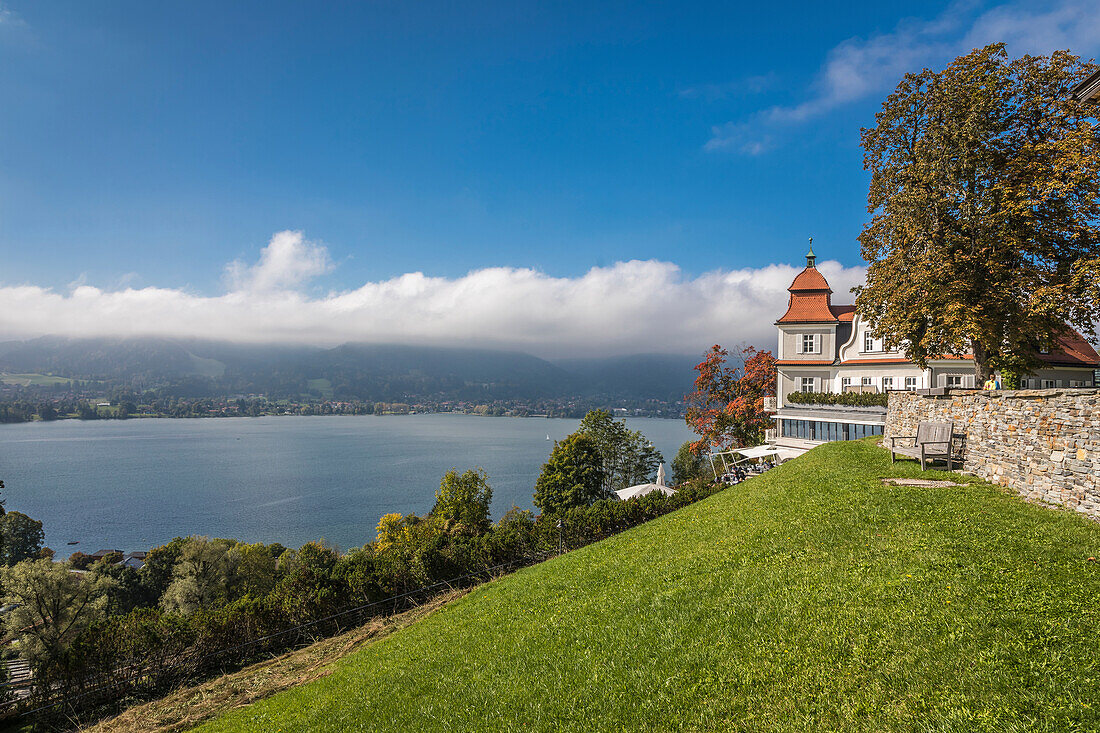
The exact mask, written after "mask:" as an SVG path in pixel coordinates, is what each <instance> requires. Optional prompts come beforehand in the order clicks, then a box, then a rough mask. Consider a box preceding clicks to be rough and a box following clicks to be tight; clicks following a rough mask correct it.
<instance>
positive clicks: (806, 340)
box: [802, 333, 821, 354]
mask: <svg viewBox="0 0 1100 733" xmlns="http://www.w3.org/2000/svg"><path fill="white" fill-rule="evenodd" d="M819 338H821V337H820V336H819V335H818V334H816V333H804V334H802V353H803V354H816V353H818V352H819V351H820V349H819V348H818V344H819V343H820V342H819V341H818V339H819Z"/></svg>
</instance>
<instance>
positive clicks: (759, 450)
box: [733, 445, 779, 458]
mask: <svg viewBox="0 0 1100 733" xmlns="http://www.w3.org/2000/svg"><path fill="white" fill-rule="evenodd" d="M733 452H734V453H740V454H741V455H743V456H744V457H745V458H763V457H764V456H777V455H779V449H778V448H776V447H775V446H774V445H754V446H753V447H752V448H734V450H733Z"/></svg>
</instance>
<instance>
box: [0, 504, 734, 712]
mask: <svg viewBox="0 0 1100 733" xmlns="http://www.w3.org/2000/svg"><path fill="white" fill-rule="evenodd" d="M719 488H720V487H717V486H716V487H712V488H710V489H708V490H707V491H705V492H703V493H698V494H694V495H691V496H688V494H689V492H681V493H680V495H679V496H678V497H677V498H676V499H675V500H665V499H664V498H663V497H654V500H653V501H649V502H647V501H645V500H643V501H642V503H640V504H634V505H633V507H628V506H627V504H628V503H627V502H615V503H614V506H615V507H616V511H619V512H621V513H619V514H615V515H613V516H597V517H588V518H585V519H582V520H581V521H580V523H579V524H576V525H573V524H570V523H567V524H566V525H565V526H564V527H563V525H562V523H561V522H560V521H559V522H557V524H556V525H555V526H554V529H556V531H553V530H551V531H553V533H554V534H556V535H557V536H556V537H554V538H553V540H554V541H553V542H551V541H549V540H550V537H544V538H543V541H544V542H545V544H542V545H541V547H544V548H545V547H548V546H549V547H552V549H548V550H543V551H537V552H529V553H528V554H525V555H523V556H521V557H517V558H514V559H512V560H509V561H506V562H502V563H498V564H494V565H491V566H486V567H481V568H477V569H474V570H470V571H468V572H465V573H463V574H460V575H457V576H454V577H450V578H447V579H445V580H440V581H436V582H434V583H430V584H428V585H424V586H421V587H419V588H414V589H412V590H408V591H405V592H402V593H398V594H395V595H392V596H389V597H387V598H383V599H380V600H376V601H371V602H368V603H360V604H356V605H353V606H349V607H347V608H343V609H340V610H338V611H335V612H331V613H325V614H324V615H321V616H319V617H317V618H313V619H308V620H304V621H301V622H300V623H294V624H291V625H288V626H284V627H281V628H275V629H273V630H272V629H262V627H263V623H262V619H257V618H254V617H247V618H244V620H243V621H241V622H240V623H239V624H237V625H234V624H233V623H231V622H227V623H226V624H225V627H224V628H219V630H218V631H219V632H220V633H213V634H211V635H210V636H209V637H195V636H191V637H188V636H186V635H183V636H182V637H179V638H176V637H172V636H171V633H169V634H167V636H166V637H165V639H167V641H165V640H163V639H162V638H161V637H157V638H156V640H155V641H154V642H153V643H145V644H144V646H141V645H139V647H140V649H141V653H140V654H137V655H135V654H134V653H133V651H132V649H131V648H130V647H126V646H125V644H124V643H123V642H120V645H119V646H118V648H117V650H115V651H116V652H117V653H116V655H115V657H112V659H115V661H113V662H108V663H102V662H100V663H96V662H93V663H91V665H90V666H92V667H95V671H92V672H89V673H86V674H76V673H70V674H69V675H68V676H66V677H65V678H64V679H62V680H39V679H36V678H35V677H34V674H33V669H32V667H31V666H29V665H27V663H26V662H25V661H22V660H12V661H8V662H7V669H6V671H7V681H6V682H4V683H3V684H0V726H3V724H4V723H5V722H11V721H13V720H14V719H17V720H23V721H27V720H33V721H34V722H35V723H36V724H39V725H42V726H44V727H52V728H55V729H68V728H75V727H77V725H78V724H79V723H80V722H81V720H82V719H83V720H86V719H87V718H88V717H89V716H90V715H95V716H102V715H104V714H107V713H109V712H112V711H113V710H115V709H117V708H118V707H120V706H121V705H122V704H125V705H130V704H133V703H134V702H137V701H140V700H143V699H149V698H152V697H156V696H158V695H163V694H165V693H166V692H168V691H170V690H173V689H176V688H179V687H182V686H184V685H186V684H189V683H193V682H195V681H197V680H200V679H205V678H209V677H212V676H216V675H217V674H221V673H223V672H225V671H229V670H231V669H239V668H241V667H244V666H246V665H247V664H250V663H253V662H256V661H259V660H261V659H264V658H269V657H270V656H275V655H278V654H283V653H285V652H287V651H290V650H292V649H295V648H300V647H302V646H306V645H309V644H312V643H314V642H316V641H317V640H319V639H323V638H328V637H331V636H335V635H337V634H340V633H343V632H345V631H347V630H349V629H352V628H356V627H358V626H362V625H363V624H364V623H366V622H367V621H370V620H374V619H379V618H386V617H392V616H394V615H396V614H399V613H402V612H404V611H408V610H412V609H415V608H417V607H420V606H423V605H424V604H426V603H429V602H430V601H432V600H433V599H436V598H438V597H439V596H440V595H442V594H445V593H447V592H450V591H453V590H458V589H463V588H469V587H472V586H475V585H478V584H480V583H482V582H485V581H487V580H491V579H493V578H496V577H499V576H501V575H504V574H506V573H509V572H512V571H514V570H517V569H520V568H523V567H527V566H530V565H534V564H537V563H540V562H543V561H544V560H547V559H549V558H551V557H554V556H557V555H560V554H562V553H563V552H568V551H571V550H575V549H579V548H581V547H584V546H586V545H589V544H592V543H593V542H597V541H599V540H602V539H605V538H607V537H610V536H612V535H615V534H618V533H619V532H622V531H624V530H627V529H630V528H631V527H634V526H637V525H638V524H642V523H644V522H646V521H649V520H651V519H655V518H656V517H658V516H660V515H662V514H666V513H668V512H670V511H673V510H675V509H678V508H680V507H681V506H684V505H686V504H689V503H693V502H694V501H697V500H699V499H701V498H705V497H706V496H709V495H710V493H713V492H714V491H717V490H719ZM648 498H649V497H647V499H648ZM284 621H285V618H282V617H280V618H278V619H276V621H275V623H276V624H277V625H281V624H282V623H283V622H284ZM261 630H262V633H261V632H260V631H261ZM235 634H236V636H234V635H235ZM242 638H243V640H240V639H242ZM97 665H98V666H97Z"/></svg>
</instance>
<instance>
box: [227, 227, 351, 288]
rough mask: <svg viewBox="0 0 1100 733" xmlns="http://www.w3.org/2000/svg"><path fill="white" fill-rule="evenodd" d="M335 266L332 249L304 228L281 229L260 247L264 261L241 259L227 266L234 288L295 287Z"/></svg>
mask: <svg viewBox="0 0 1100 733" xmlns="http://www.w3.org/2000/svg"><path fill="white" fill-rule="evenodd" d="M331 269H332V262H331V261H330V260H329V256H328V250H327V249H325V247H324V246H323V245H321V244H318V243H316V242H308V241H306V239H305V238H304V237H303V236H302V233H301V232H296V231H289V230H288V231H284V232H278V233H277V234H275V236H273V237H272V238H271V241H270V242H268V245H267V246H266V247H264V248H263V250H261V251H260V261H259V262H257V263H256V264H255V265H252V266H248V265H246V264H245V263H244V262H241V261H240V260H234V261H233V262H230V263H229V264H228V265H227V266H226V268H225V274H226V278H227V280H228V282H229V285H230V287H231V288H232V289H233V290H247V291H257V292H263V291H270V290H284V289H287V288H294V287H296V286H297V285H299V284H301V283H303V282H305V281H307V280H310V279H312V278H314V277H317V276H318V275H323V274H325V273H326V272H328V271H330V270H331Z"/></svg>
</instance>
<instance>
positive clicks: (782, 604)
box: [202, 442, 1100, 731]
mask: <svg viewBox="0 0 1100 733" xmlns="http://www.w3.org/2000/svg"><path fill="white" fill-rule="evenodd" d="M883 453H884V452H883V451H881V450H880V449H878V448H876V447H875V446H873V445H871V444H868V443H866V442H859V443H848V444H840V443H835V444H831V445H827V446H823V447H821V448H818V449H816V450H814V451H813V452H812V453H810V454H808V455H807V456H805V457H803V458H801V459H799V460H797V461H793V462H791V463H788V464H786V465H784V466H783V467H781V468H779V469H776V470H774V471H771V472H769V473H768V474H766V475H764V476H763V477H761V478H759V479H754V480H752V481H749V482H747V483H745V484H742V485H741V486H738V487H734V488H732V489H730V490H727V491H725V492H723V493H721V494H718V495H716V496H714V497H712V498H711V499H709V500H707V501H704V502H701V503H699V504H695V505H693V506H690V507H687V508H685V509H683V510H681V511H678V512H675V513H673V514H671V515H668V516H666V517H664V518H662V519H659V520H657V521H654V522H651V523H649V524H647V525H644V526H642V527H639V528H636V529H635V530H632V531H630V532H627V533H624V534H622V535H619V536H617V537H614V538H612V539H610V540H607V541H605V542H601V543H599V544H598V545H594V546H590V547H588V548H585V549H583V550H579V551H576V552H573V553H570V554H568V555H566V556H564V557H562V558H560V559H557V560H554V561H551V562H547V563H544V564H542V565H540V566H538V567H534V568H530V569H528V570H525V571H523V572H520V573H517V574H516V575H513V576H511V577H508V578H505V579H503V580H501V581H498V582H495V583H492V584H489V585H487V586H483V587H482V588H480V589H478V590H476V591H474V592H473V593H471V594H470V595H469V596H467V597H466V598H463V599H462V600H459V601H457V602H455V603H453V604H451V605H449V606H447V607H445V608H444V609H442V610H441V611H439V612H438V613H436V614H434V615H433V616H431V617H430V618H428V619H427V620H425V621H423V622H421V623H418V624H415V625H413V626H411V627H410V628H408V629H406V630H404V631H402V632H400V633H398V634H395V635H393V636H391V637H389V638H388V639H386V640H384V641H383V642H381V643H379V644H376V645H373V646H371V647H370V648H368V649H365V650H363V651H361V652H358V653H356V654H353V655H351V656H350V657H348V658H346V659H344V660H342V661H341V662H339V663H338V665H337V668H336V671H335V673H334V674H332V675H331V676H329V677H326V678H324V679H322V680H319V681H317V682H313V683H311V684H308V685H305V686H303V687H300V688H296V689H294V690H291V691H288V692H286V693H282V694H279V695H276V696H274V697H272V698H270V699H268V700H265V701H263V702H260V703H257V704H255V705H253V706H251V707H248V708H244V709H241V710H238V711H235V712H233V713H230V714H228V715H226V716H224V717H223V718H220V719H218V720H216V721H214V722H213V723H211V724H208V725H207V726H204V727H203V728H202V730H203V731H236V730H283V731H289V730H319V731H346V730H424V729H438V730H501V729H519V728H525V729H541V730H552V729H559V728H571V729H585V730H621V729H624V728H633V729H639V728H640V729H722V730H727V729H735V730H786V731H800V730H805V729H844V730H866V731H871V730H912V729H920V730H960V731H961V730H967V731H969V730H1035V729H1051V730H1075V729H1076V730H1096V729H1098V728H1100V563H1097V562H1095V561H1089V560H1088V558H1089V557H1090V556H1097V555H1100V526H1098V525H1096V524H1095V523H1091V522H1088V521H1086V520H1083V519H1081V518H1079V517H1076V516H1073V515H1072V514H1070V513H1068V512H1062V511H1052V510H1049V509H1044V508H1041V507H1037V506H1033V505H1028V504H1025V503H1024V502H1023V501H1021V500H1019V499H1017V498H1016V497H1014V496H1009V495H1008V494H1006V493H1005V492H1004V491H1003V490H1000V489H997V488H994V487H992V486H989V485H988V484H983V483H980V482H976V481H975V482H974V483H973V485H971V486H968V487H965V488H938V489H929V488H912V487H894V486H884V485H882V484H881V483H880V481H879V477H881V476H885V475H916V474H917V473H918V471H916V470H915V468H914V467H913V466H912V464H909V465H908V466H905V467H903V468H895V469H891V467H890V466H889V465H888V461H887V460H886V458H885V457H884V454H883ZM934 476H935V474H931V473H929V474H925V476H924V477H926V478H932V477H934Z"/></svg>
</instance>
